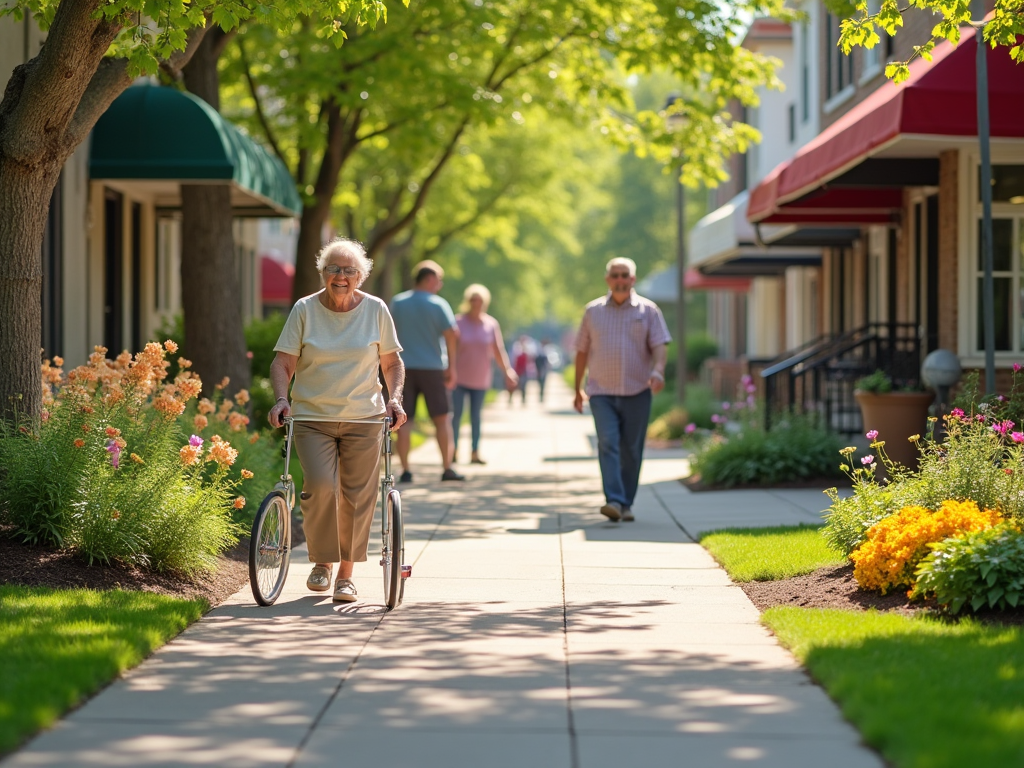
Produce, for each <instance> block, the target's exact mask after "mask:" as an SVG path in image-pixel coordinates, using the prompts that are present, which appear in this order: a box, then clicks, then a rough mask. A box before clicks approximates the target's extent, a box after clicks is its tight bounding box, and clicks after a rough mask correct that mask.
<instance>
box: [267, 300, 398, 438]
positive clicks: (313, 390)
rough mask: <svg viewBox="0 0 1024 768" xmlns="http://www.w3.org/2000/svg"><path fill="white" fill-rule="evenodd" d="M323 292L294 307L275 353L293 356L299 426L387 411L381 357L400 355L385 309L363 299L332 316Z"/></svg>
mask: <svg viewBox="0 0 1024 768" xmlns="http://www.w3.org/2000/svg"><path fill="white" fill-rule="evenodd" d="M321 293H323V291H320V292H318V293H314V294H313V295H311V296H305V297H303V298H301V299H299V300H298V301H297V302H296V303H295V306H294V307H292V311H291V314H289V315H288V320H287V321H286V322H285V324H284V330H282V331H281V336H280V338H279V339H278V340H277V345H276V346H275V347H274V351H275V352H285V353H287V354H289V355H295V356H297V357H298V358H299V362H298V364H297V365H296V368H295V384H294V385H293V386H292V402H291V410H292V417H293V418H295V419H296V420H297V421H353V420H360V419H374V418H379V417H381V416H383V415H384V413H385V412H386V410H387V409H386V408H385V403H384V393H383V392H382V390H381V386H380V380H379V379H378V377H377V368H378V366H379V365H380V358H381V356H382V355H386V354H388V353H390V352H401V351H402V347H401V345H399V343H398V335H397V334H396V333H395V324H394V322H393V321H392V320H391V313H390V312H388V307H387V304H385V303H384V302H383V301H381V300H380V299H378V298H377V297H376V296H370V295H366V294H364V296H363V300H362V301H361V302H360V303H359V306H357V307H356V308H355V309H353V310H350V311H348V312H334V311H332V310H330V309H328V308H327V307H325V306H324V305H323V304H321V303H320V294H321Z"/></svg>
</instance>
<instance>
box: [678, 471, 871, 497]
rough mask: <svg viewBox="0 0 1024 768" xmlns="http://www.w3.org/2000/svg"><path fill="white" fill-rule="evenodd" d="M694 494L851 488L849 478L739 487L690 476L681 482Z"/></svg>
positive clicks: (816, 479)
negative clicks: (705, 492)
mask: <svg viewBox="0 0 1024 768" xmlns="http://www.w3.org/2000/svg"><path fill="white" fill-rule="evenodd" d="M679 482H680V483H682V484H683V485H685V486H686V487H687V488H689V489H690V490H691V491H693V492H694V493H703V492H704V491H750V490H758V491H774V490H778V489H780V488H812V489H816V490H820V491H824V490H825V489H826V488H851V487H852V485H851V483H850V479H849V478H848V477H839V478H835V477H812V478H808V479H806V480H791V481H789V482H786V483H772V484H771V485H760V484H759V483H739V484H737V485H728V486H726V485H714V484H711V483H705V482H704V481H703V480H701V477H700V475H690V476H689V477H684V478H683V479H682V480H680V481H679Z"/></svg>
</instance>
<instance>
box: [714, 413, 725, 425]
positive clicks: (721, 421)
mask: <svg viewBox="0 0 1024 768" xmlns="http://www.w3.org/2000/svg"><path fill="white" fill-rule="evenodd" d="M725 421H726V418H725V416H719V415H718V414H717V413H713V414H711V423H712V424H724V423H725Z"/></svg>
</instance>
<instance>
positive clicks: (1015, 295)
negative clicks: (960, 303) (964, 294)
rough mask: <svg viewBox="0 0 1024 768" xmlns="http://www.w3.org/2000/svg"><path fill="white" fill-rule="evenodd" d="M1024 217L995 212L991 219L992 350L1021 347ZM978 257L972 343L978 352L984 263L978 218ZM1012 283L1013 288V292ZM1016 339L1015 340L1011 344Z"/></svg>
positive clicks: (1023, 343)
mask: <svg viewBox="0 0 1024 768" xmlns="http://www.w3.org/2000/svg"><path fill="white" fill-rule="evenodd" d="M1022 238H1024V216H1019V217H1011V216H1003V215H997V217H995V218H993V220H992V257H993V265H994V269H993V271H992V277H993V281H994V286H993V287H994V289H995V291H994V299H995V301H994V308H995V321H996V323H995V332H996V333H995V342H996V346H995V348H996V351H999V352H1019V351H1022V350H1024V318H1022V317H1021V313H1022V312H1024V265H1022V260H1024V242H1022ZM977 253H978V258H977V261H976V273H975V274H976V276H977V279H976V291H977V293H976V294H975V295H976V299H977V300H976V302H975V306H976V307H977V314H976V326H975V329H976V334H975V339H976V344H977V349H978V351H979V352H981V351H983V350H984V349H985V323H984V312H983V308H984V306H985V301H984V296H985V292H984V269H983V267H984V265H983V263H982V254H981V221H980V219H979V221H978V242H977ZM1014 285H1016V286H1017V290H1016V291H1014V288H1013V287H1014ZM1014 339H1016V340H1017V341H1016V343H1014V341H1013V340H1014Z"/></svg>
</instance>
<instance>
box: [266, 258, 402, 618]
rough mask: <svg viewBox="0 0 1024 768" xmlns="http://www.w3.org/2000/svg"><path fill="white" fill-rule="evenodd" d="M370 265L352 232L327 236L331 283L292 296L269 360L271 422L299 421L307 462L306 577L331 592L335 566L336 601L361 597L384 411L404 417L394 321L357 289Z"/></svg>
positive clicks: (298, 441) (325, 272)
mask: <svg viewBox="0 0 1024 768" xmlns="http://www.w3.org/2000/svg"><path fill="white" fill-rule="evenodd" d="M372 266H373V262H371V261H370V259H368V258H367V257H366V252H365V250H364V249H363V247H362V245H360V244H359V243H357V242H355V241H354V240H348V239H344V238H339V239H336V240H332V241H331V242H329V243H328V244H327V245H325V246H324V247H323V249H321V251H320V253H319V254H318V256H317V271H318V272H319V273H320V277H321V281H322V282H323V285H324V287H323V289H322V290H320V291H318V292H317V293H314V294H312V295H310V296H306V297H304V298H302V299H299V301H297V302H296V303H295V306H294V307H293V308H292V311H291V314H289V316H288V320H287V322H286V323H285V326H284V330H283V331H282V332H281V336H280V338H279V339H278V342H277V345H276V346H275V347H274V350H275V351H276V352H277V356H276V357H275V358H274V361H273V362H272V363H271V365H270V381H271V384H272V385H273V387H274V395H275V396H276V397H277V402H276V403H275V404H274V407H273V408H272V409H271V410H270V413H269V414H268V419H269V421H270V423H271V425H272V426H274V427H280V426H281V425H282V424H283V423H284V420H285V419H287V418H291V419H293V420H294V442H295V450H296V452H297V453H298V456H299V463H300V464H301V465H302V471H303V484H302V493H301V495H300V505H301V509H302V520H303V522H302V528H303V531H304V533H305V535H306V543H307V545H308V548H309V560H310V562H312V563H313V564H314V565H313V569H312V571H311V572H310V574H309V578H308V579H307V580H306V586H307V587H308V588H309V589H310V590H312V591H314V592H326V591H328V590H329V589H331V581H332V575H333V576H334V592H333V600H334V602H336V603H349V602H354V601H355V600H356V599H357V592H356V587H355V585H354V584H353V583H352V569H353V564H354V563H356V562H363V561H365V560H366V553H367V546H368V543H369V535H370V526H371V524H372V521H373V513H374V508H375V507H376V504H377V492H378V487H379V486H378V482H379V480H380V460H381V445H382V440H383V436H384V433H383V431H382V428H381V420H382V419H383V418H385V417H387V418H390V419H391V423H390V426H391V429H392V430H395V429H398V427H400V426H402V424H403V423H404V422H405V420H406V414H405V411H403V410H402V385H403V383H404V379H405V369H404V366H403V364H402V358H401V357H400V356H399V354H398V353H399V352H400V351H401V350H402V347H401V346H400V345H399V343H398V336H397V334H396V333H395V325H394V322H393V321H392V319H391V314H390V313H389V312H388V307H387V304H385V303H384V302H383V301H381V300H380V299H378V298H377V297H376V296H371V295H369V294H367V293H364V292H363V291H361V290H359V288H360V286H361V285H362V284H363V282H364V281H365V280H366V278H367V277H368V276H369V274H370V270H371V268H372ZM378 370H382V371H383V373H384V381H385V383H386V385H387V391H388V396H389V399H388V400H387V401H385V399H384V394H383V390H382V388H381V384H380V379H379V376H378ZM293 378H294V380H295V381H294V385H293V386H292V391H291V400H289V398H288V386H289V383H290V382H291V381H292V379H293ZM335 563H337V564H338V569H337V573H336V574H332V571H333V570H334V564H335Z"/></svg>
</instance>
